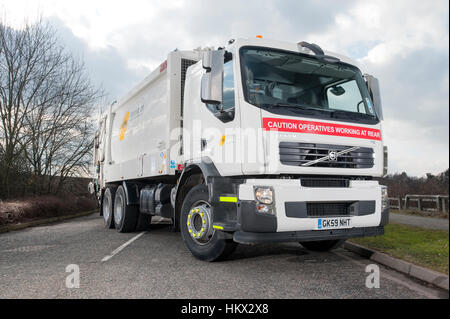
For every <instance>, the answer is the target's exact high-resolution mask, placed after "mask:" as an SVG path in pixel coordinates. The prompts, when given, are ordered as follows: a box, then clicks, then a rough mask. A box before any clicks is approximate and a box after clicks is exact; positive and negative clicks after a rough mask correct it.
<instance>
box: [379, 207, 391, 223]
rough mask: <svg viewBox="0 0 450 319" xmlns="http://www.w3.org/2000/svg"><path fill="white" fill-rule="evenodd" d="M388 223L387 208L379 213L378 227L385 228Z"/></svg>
mask: <svg viewBox="0 0 450 319" xmlns="http://www.w3.org/2000/svg"><path fill="white" fill-rule="evenodd" d="M388 223H389V206H388V207H387V208H386V209H385V210H383V211H382V212H381V219H380V226H385V225H387V224H388Z"/></svg>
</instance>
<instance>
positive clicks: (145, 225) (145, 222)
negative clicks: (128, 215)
mask: <svg viewBox="0 0 450 319" xmlns="http://www.w3.org/2000/svg"><path fill="white" fill-rule="evenodd" d="M151 223H152V215H150V214H142V213H139V216H138V219H137V223H136V231H144V230H147V229H149V228H150V224H151Z"/></svg>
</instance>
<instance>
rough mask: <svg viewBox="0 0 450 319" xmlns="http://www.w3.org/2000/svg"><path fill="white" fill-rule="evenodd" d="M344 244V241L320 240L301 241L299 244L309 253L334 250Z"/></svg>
mask: <svg viewBox="0 0 450 319" xmlns="http://www.w3.org/2000/svg"><path fill="white" fill-rule="evenodd" d="M344 242H345V239H337V240H320V241H302V242H300V244H301V245H302V246H303V247H305V248H306V249H308V250H311V251H329V250H332V249H336V248H338V247H339V246H341V245H342V244H343V243H344Z"/></svg>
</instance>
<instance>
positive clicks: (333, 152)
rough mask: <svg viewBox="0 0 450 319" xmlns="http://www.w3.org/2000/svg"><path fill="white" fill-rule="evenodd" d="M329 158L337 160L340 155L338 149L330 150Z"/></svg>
mask: <svg viewBox="0 0 450 319" xmlns="http://www.w3.org/2000/svg"><path fill="white" fill-rule="evenodd" d="M328 158H329V159H330V161H333V162H336V161H337V158H338V155H337V152H336V151H328Z"/></svg>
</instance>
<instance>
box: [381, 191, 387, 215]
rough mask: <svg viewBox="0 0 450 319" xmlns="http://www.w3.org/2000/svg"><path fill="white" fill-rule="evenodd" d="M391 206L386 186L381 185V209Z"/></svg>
mask: <svg viewBox="0 0 450 319" xmlns="http://www.w3.org/2000/svg"><path fill="white" fill-rule="evenodd" d="M388 206H389V197H388V191H387V187H386V186H381V210H382V211H383V210H385V209H386V208H388Z"/></svg>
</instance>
